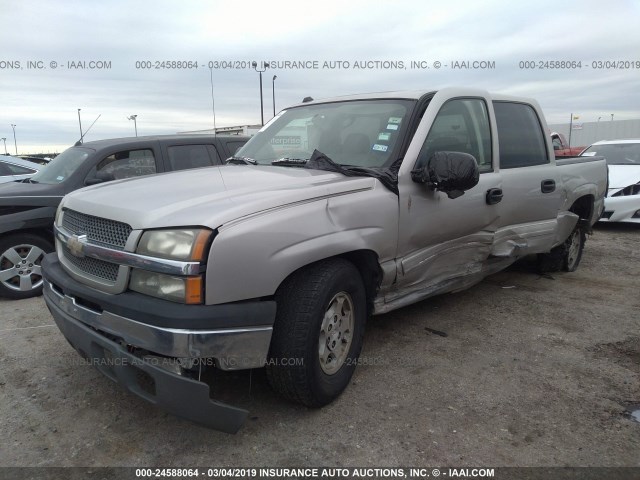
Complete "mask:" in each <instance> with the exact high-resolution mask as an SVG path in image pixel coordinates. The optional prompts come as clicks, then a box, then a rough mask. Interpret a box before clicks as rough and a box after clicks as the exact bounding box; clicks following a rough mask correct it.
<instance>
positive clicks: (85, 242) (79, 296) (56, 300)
mask: <svg viewBox="0 0 640 480" xmlns="http://www.w3.org/2000/svg"><path fill="white" fill-rule="evenodd" d="M546 131H547V127H546V125H545V122H544V117H543V115H542V112H541V110H540V107H539V106H538V104H537V103H536V102H535V101H532V100H527V99H522V98H514V97H508V96H503V95H491V94H489V93H487V92H485V91H481V90H471V89H443V90H440V91H437V92H401V93H379V94H370V95H361V96H351V97H340V98H333V99H329V100H322V101H313V100H312V101H310V102H306V103H302V104H300V105H296V106H294V107H291V108H288V109H286V110H284V111H282V112H280V113H279V114H278V115H277V116H276V117H275V118H274V119H273V120H272V121H270V122H269V123H268V124H267V125H266V126H265V127H264V128H263V129H262V130H261V131H260V132H259V133H258V134H257V135H256V136H254V137H253V138H251V140H249V142H248V143H247V144H246V145H245V146H244V147H243V148H242V149H241V150H240V151H239V152H238V153H237V154H236V156H235V157H233V158H230V159H229V160H228V161H227V165H223V166H220V167H213V168H209V169H203V170H195V171H183V172H178V173H172V174H168V175H160V176H154V177H148V178H140V179H135V180H134V179H130V180H120V181H115V182H110V183H109V184H101V185H96V186H93V187H89V188H85V189H82V190H79V191H76V192H73V193H71V194H69V195H67V196H66V197H65V198H64V199H63V200H62V202H61V204H60V206H59V208H58V210H57V215H56V220H55V227H54V228H55V235H56V252H55V253H52V254H49V255H47V256H46V257H45V259H44V261H43V263H42V270H43V276H44V298H45V300H46V303H47V305H48V307H49V309H50V310H51V313H52V315H53V317H54V319H55V322H56V323H57V325H58V327H59V328H60V330H61V331H62V333H63V334H64V336H65V337H66V338H67V340H68V341H69V342H70V343H71V345H72V346H73V347H74V348H75V349H76V350H77V351H78V352H80V354H81V355H82V356H84V357H86V358H88V359H90V360H91V361H92V364H94V365H95V366H96V367H97V368H98V369H99V370H100V371H101V372H102V373H104V374H105V375H106V376H107V377H109V378H111V379H112V380H114V381H117V382H118V383H119V384H120V385H122V386H123V387H124V388H126V389H127V390H129V391H130V392H132V393H134V394H136V395H139V396H141V397H143V398H145V399H147V400H148V401H150V402H152V403H153V404H155V405H158V406H160V407H162V408H164V409H166V410H168V411H169V412H172V413H173V414H176V415H179V416H182V417H185V418H187V419H191V420H193V421H196V422H200V423H203V424H205V425H208V426H210V427H213V428H216V429H220V430H223V431H227V432H235V431H236V430H237V429H238V428H239V427H240V425H241V424H242V422H243V421H244V419H245V417H246V415H247V413H248V412H247V411H246V410H244V409H241V408H236V407H233V406H230V405H227V404H224V403H221V402H219V401H216V400H212V399H210V396H209V385H208V384H206V383H204V382H201V381H199V379H200V374H201V370H202V369H203V368H206V367H209V368H210V367H211V366H212V365H213V367H214V368H217V369H221V370H237V369H249V368H258V367H263V366H266V369H267V377H268V379H269V381H270V383H271V385H272V386H273V388H274V389H275V390H276V391H278V392H279V393H280V394H282V395H283V396H284V397H285V398H287V399H289V400H292V401H296V402H300V403H302V404H304V405H307V406H310V407H320V406H323V405H326V404H327V403H329V402H331V401H332V400H334V399H335V398H336V397H337V396H338V395H340V393H341V392H342V391H343V390H344V389H345V388H346V386H347V385H348V383H349V380H350V378H351V376H352V374H353V371H354V368H355V366H356V364H357V359H358V356H359V354H360V349H361V347H362V343H363V337H364V329H365V323H366V319H367V317H368V316H369V315H372V314H373V315H375V314H382V313H385V312H389V311H391V310H394V309H397V308H401V307H404V306H405V305H409V304H412V303H414V302H418V301H420V300H422V299H425V298H428V297H430V296H432V295H436V294H441V293H445V292H454V291H458V290H462V289H464V288H467V287H470V286H471V285H473V284H475V283H477V282H479V281H480V280H481V279H482V278H484V277H486V276H487V275H489V274H491V273H494V272H497V271H499V270H502V269H504V268H505V267H507V266H508V265H510V264H511V263H513V262H514V261H515V260H517V259H518V258H521V257H523V256H525V255H530V254H537V255H539V256H540V261H541V262H542V264H544V266H545V268H547V269H551V270H565V271H572V270H574V269H575V268H576V267H577V266H578V263H579V262H580V258H581V256H582V252H583V247H584V243H585V233H587V232H588V231H589V230H590V228H591V226H592V224H593V223H595V221H596V220H597V219H598V217H599V216H600V214H601V212H602V208H603V198H604V193H605V189H606V184H607V167H606V164H605V161H604V160H603V159H602V158H600V157H585V158H581V159H572V160H570V161H567V162H566V163H559V162H556V160H555V158H554V155H553V146H552V144H551V139H550V137H549V136H548V135H547V134H546V133H545V132H546Z"/></svg>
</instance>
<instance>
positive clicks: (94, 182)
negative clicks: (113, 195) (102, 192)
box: [84, 172, 116, 186]
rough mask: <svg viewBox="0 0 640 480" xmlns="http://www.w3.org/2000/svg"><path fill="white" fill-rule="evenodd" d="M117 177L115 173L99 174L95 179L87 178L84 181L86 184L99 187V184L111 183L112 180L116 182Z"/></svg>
mask: <svg viewBox="0 0 640 480" xmlns="http://www.w3.org/2000/svg"><path fill="white" fill-rule="evenodd" d="M115 179H116V177H115V176H114V175H113V173H110V172H97V173H96V176H95V177H92V178H87V179H86V180H85V181H84V184H85V185H87V186H89V185H97V184H98V183H104V182H110V181H112V180H115Z"/></svg>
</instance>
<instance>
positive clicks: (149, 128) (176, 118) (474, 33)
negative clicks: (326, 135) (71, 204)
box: [0, 0, 640, 154]
mask: <svg viewBox="0 0 640 480" xmlns="http://www.w3.org/2000/svg"><path fill="white" fill-rule="evenodd" d="M0 18H1V19H2V22H1V23H2V28H1V29H0V48H1V50H0V52H1V53H0V91H1V96H0V107H1V108H0V138H2V137H6V138H7V150H8V151H9V153H15V150H14V141H13V131H12V128H11V124H15V125H16V136H17V143H18V151H19V153H21V154H24V153H36V152H47V151H56V150H57V151H60V150H63V149H65V148H67V147H68V146H70V145H72V144H73V143H74V142H75V141H76V140H78V138H79V136H80V133H79V125H78V112H77V109H78V108H81V109H82V111H81V116H82V126H83V129H84V130H86V129H87V128H88V127H89V126H90V125H91V123H92V122H93V121H94V120H95V119H96V118H97V117H98V115H101V116H100V118H99V120H98V121H97V122H96V123H95V125H94V126H93V128H92V129H91V130H90V132H89V133H88V134H87V135H86V137H85V140H86V141H89V140H96V139H99V138H110V137H120V136H133V135H134V125H133V122H132V121H130V120H128V119H127V117H128V116H129V115H133V114H135V115H137V116H138V117H137V125H138V134H139V135H151V134H159V133H175V132H180V131H190V130H200V129H207V128H212V127H213V114H212V101H211V78H210V75H211V72H212V71H211V70H210V69H209V62H218V64H217V65H216V67H217V68H215V69H213V91H214V97H215V107H216V108H215V113H216V125H217V126H218V127H221V126H231V125H243V124H256V123H260V94H259V77H258V73H256V72H255V71H254V70H253V69H251V68H242V67H244V66H245V65H247V64H250V63H251V62H252V61H257V62H261V61H264V60H267V61H271V62H280V64H279V65H275V66H276V68H269V69H267V71H266V72H265V73H264V74H263V82H264V86H263V92H264V112H265V121H267V120H268V119H270V118H271V116H272V115H273V103H272V88H271V87H272V77H273V75H277V77H278V78H277V79H276V81H275V97H276V110H281V109H282V108H285V107H286V106H288V105H291V104H294V103H298V102H299V101H300V100H302V98H303V97H305V96H308V95H309V96H312V97H313V98H315V99H318V98H323V97H330V96H335V95H343V94H351V93H364V92H375V91H386V90H409V89H411V90H413V89H424V90H433V89H437V88H440V87H444V86H471V87H479V88H484V89H487V90H489V91H495V92H501V93H508V94H513V95H522V96H528V97H534V98H536V99H537V100H538V101H539V102H540V103H541V105H542V108H543V110H544V112H545V115H546V117H547V121H548V122H550V123H561V122H568V120H569V116H570V114H571V113H572V112H573V113H574V114H575V115H579V116H580V119H579V121H584V122H588V121H596V120H597V119H598V117H602V121H604V120H610V115H611V114H612V113H613V114H614V115H615V117H614V118H615V119H632V118H640V88H639V87H640V2H638V1H637V0H608V1H607V2H604V1H592V0H581V1H575V2H574V1H563V2H559V1H557V0H556V1H543V0H536V1H535V2H514V1H511V2H507V1H491V0H488V1H487V0H485V1H477V0H476V1H440V2H434V1H413V2H409V1H407V2H396V1H393V2H391V1H387V2H373V1H346V0H341V1H337V2H334V1H328V0H324V1H321V2H305V1H302V0H298V1H290V2H287V1H282V2H280V1H278V2H277V1H269V0H263V1H261V2H255V3H253V2H251V1H247V0H245V1H240V2H230V1H224V2H216V1H211V0H209V1H181V2H178V1H158V0H156V1H124V0H123V1H102V2H87V1H66V2H63V1H59V2H51V1H44V0H41V1H38V0H33V1H30V0H21V1H16V0H0ZM163 60H164V61H165V62H167V61H185V62H192V63H196V64H197V65H198V68H197V69H195V68H186V69H169V68H159V69H156V68H155V67H156V62H162V61H163ZM81 61H82V62H86V63H85V67H86V68H84V69H81V68H73V67H74V66H73V65H71V64H70V63H69V62H75V63H76V65H75V66H76V67H77V65H78V63H79V62H81ZM90 61H101V62H105V63H103V65H105V64H106V63H107V62H110V68H90V64H89V62H90ZM145 61H150V62H151V66H152V68H150V69H142V68H136V66H137V65H136V62H145ZM285 61H291V62H293V61H296V62H306V64H305V65H306V66H307V67H314V64H312V63H310V62H314V61H315V62H317V68H305V69H301V68H285V65H284V64H283V63H282V62H285ZM376 61H378V62H383V61H386V62H387V63H386V64H382V63H375V62H376ZM412 61H414V62H423V63H421V66H425V65H426V66H428V67H429V68H412V64H411V62H412ZM436 61H438V62H441V66H440V68H439V69H437V68H435V66H434V62H436ZM455 61H459V62H462V61H469V62H473V61H487V62H494V65H495V66H494V68H485V69H480V68H478V69H473V68H470V69H454V68H452V65H453V62H455ZM521 61H533V62H538V61H542V62H545V61H581V62H582V68H579V69H561V70H557V69H548V68H543V69H539V68H536V69H531V68H520V67H521V64H520V62H521ZM598 61H604V62H609V63H611V62H620V61H623V63H621V64H618V65H615V66H617V67H630V66H633V67H635V68H594V63H593V62H598ZM624 61H631V62H633V63H632V65H629V64H625V63H624ZM28 62H33V63H32V64H29V63H28ZM54 62H55V63H54ZM325 62H343V63H342V68H337V66H338V64H337V63H333V64H331V65H332V66H333V67H334V68H329V64H327V65H325ZM347 62H348V67H347ZM356 62H358V64H356ZM363 62H366V63H363ZM147 65H148V64H147ZM471 65H473V64H472V63H471ZM528 65H529V66H530V65H531V64H528ZM596 65H597V64H596ZM138 66H142V64H140V65H138ZM158 66H159V67H161V65H158ZM166 66H167V65H166V64H165V67H166ZM358 66H360V67H365V68H356V67H358ZM537 66H538V64H537V63H536V67H537ZM541 66H543V67H544V66H545V64H542V65H541ZM602 66H603V67H610V65H607V64H603V65H602ZM54 67H55V68H54ZM70 67H71V68H70ZM225 67H227V68H225ZM228 67H240V68H228ZM3 148H4V146H3V145H2V143H0V153H4V151H3Z"/></svg>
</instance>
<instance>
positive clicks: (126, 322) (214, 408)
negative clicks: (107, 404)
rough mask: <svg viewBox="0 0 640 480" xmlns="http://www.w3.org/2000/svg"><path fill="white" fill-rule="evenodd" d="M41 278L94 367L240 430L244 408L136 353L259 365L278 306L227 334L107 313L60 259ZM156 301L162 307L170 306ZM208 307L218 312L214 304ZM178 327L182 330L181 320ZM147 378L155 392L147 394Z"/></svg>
mask: <svg viewBox="0 0 640 480" xmlns="http://www.w3.org/2000/svg"><path fill="white" fill-rule="evenodd" d="M43 276H44V289H43V294H44V299H45V302H46V304H47V306H48V308H49V310H50V312H51V314H52V316H53V318H54V320H55V322H56V324H57V325H58V328H59V329H60V331H61V332H62V333H63V335H64V336H65V337H66V339H67V340H68V341H69V343H70V344H71V345H72V346H73V347H74V348H75V349H76V350H77V351H78V352H79V353H80V354H81V355H82V356H83V357H85V358H86V359H87V361H88V363H90V364H91V365H93V366H95V367H96V368H97V369H98V370H99V371H100V372H102V373H103V374H104V375H106V376H107V377H109V378H110V379H112V380H114V381H116V382H117V383H119V384H120V385H121V386H123V387H124V388H125V389H126V390H128V391H129V392H131V393H133V394H135V395H138V396H139V397H141V398H143V399H145V400H147V401H149V402H151V403H153V404H155V405H157V406H159V407H161V408H163V409H165V410H167V411H169V412H170V413H172V414H174V415H177V416H180V417H183V418H186V419H188V420H192V421H195V422H197V423H201V424H204V425H206V426H208V427H211V428H215V429H216V430H221V431H224V432H229V433H235V432H236V431H237V430H238V429H239V428H240V426H241V425H242V423H243V422H244V420H245V418H246V416H247V413H248V412H247V411H246V410H242V409H238V408H235V407H232V406H229V405H225V404H223V403H220V402H216V401H214V400H211V399H210V398H209V386H208V385H207V384H206V383H203V382H198V381H195V380H193V379H191V378H188V377H185V376H182V375H178V374H176V373H173V372H172V371H169V370H167V369H166V368H162V367H160V366H157V365H156V364H154V362H152V361H150V359H146V358H143V356H137V355H134V354H133V353H132V352H134V351H138V350H139V349H141V350H142V351H147V352H149V353H150V354H151V355H161V356H167V357H175V358H177V359H180V360H182V359H184V360H185V361H194V360H195V361H202V359H209V358H213V359H215V364H216V366H217V367H219V368H221V369H223V370H238V369H245V368H255V367H261V366H263V365H264V363H265V360H266V358H267V353H268V349H269V343H270V340H271V332H272V324H273V319H274V318H275V305H274V304H273V305H272V302H253V303H264V306H263V308H262V314H261V316H260V317H259V318H257V319H254V320H253V325H251V324H249V325H246V326H241V325H239V323H240V321H239V320H238V319H237V318H236V319H235V320H234V321H231V322H230V323H232V324H234V325H235V326H234V327H232V328H226V329H225V328H219V327H217V328H214V329H179V328H175V327H174V328H168V327H159V326H157V325H150V324H148V323H143V322H139V321H137V320H134V319H131V318H126V317H123V316H121V315H117V314H114V313H112V312H109V311H108V310H106V309H103V308H102V306H101V303H99V298H97V297H100V293H99V292H96V293H95V295H94V296H92V297H91V298H86V295H85V296H78V292H81V291H83V288H82V287H83V286H82V285H81V284H77V282H76V281H75V280H73V279H72V278H71V277H69V276H68V275H66V273H65V272H64V270H62V268H61V266H60V263H59V262H58V261H57V257H56V256H55V254H50V255H47V256H46V257H45V261H44V262H43ZM65 276H66V278H65ZM76 284H77V285H76ZM85 293H86V292H85ZM111 297H113V296H111ZM158 302H159V303H160V305H161V306H162V305H163V304H164V303H166V302H163V301H161V300H158ZM182 307H183V308H184V309H189V308H190V306H188V305H183V306H182ZM221 307H224V306H221ZM208 308H209V309H211V311H212V312H213V311H215V306H210V307H208ZM191 320H192V321H195V320H194V319H191ZM248 321H249V320H248ZM269 321H270V322H271V324H269V323H268V322H269ZM196 323H198V324H199V323H200V322H199V321H197V322H196ZM256 323H257V325H256ZM174 324H177V325H181V320H180V318H179V317H177V318H176V319H175V320H174ZM141 374H142V376H143V379H142V380H141V378H140V377H141ZM144 374H146V375H147V377H146V378H144ZM149 377H150V381H151V385H152V387H153V388H151V389H150V388H146V387H148V384H149Z"/></svg>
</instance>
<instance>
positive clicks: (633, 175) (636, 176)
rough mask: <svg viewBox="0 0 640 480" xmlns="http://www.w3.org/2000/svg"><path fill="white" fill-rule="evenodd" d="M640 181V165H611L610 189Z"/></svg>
mask: <svg viewBox="0 0 640 480" xmlns="http://www.w3.org/2000/svg"><path fill="white" fill-rule="evenodd" d="M638 182H640V165H609V191H610V193H615V192H611V190H621V189H623V188H625V187H628V186H629V185H634V184H636V183H638Z"/></svg>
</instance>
